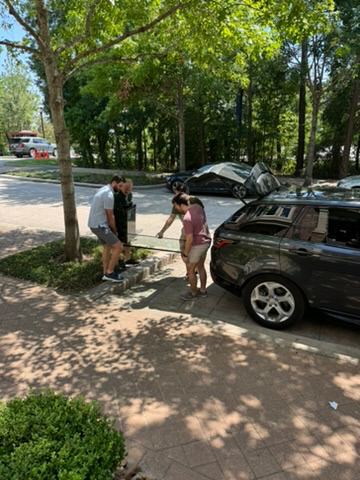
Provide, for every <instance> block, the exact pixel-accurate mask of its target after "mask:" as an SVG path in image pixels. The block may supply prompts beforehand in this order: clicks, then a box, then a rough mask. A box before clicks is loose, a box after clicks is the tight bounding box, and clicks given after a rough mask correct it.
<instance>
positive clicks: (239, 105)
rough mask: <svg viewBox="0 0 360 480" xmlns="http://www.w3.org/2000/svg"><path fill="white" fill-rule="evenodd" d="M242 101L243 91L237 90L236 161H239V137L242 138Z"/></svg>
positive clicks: (241, 89)
mask: <svg viewBox="0 0 360 480" xmlns="http://www.w3.org/2000/svg"><path fill="white" fill-rule="evenodd" d="M243 99H244V89H243V88H239V91H238V94H237V96H236V120H237V123H238V147H237V150H238V151H237V159H238V160H239V161H240V154H241V136H242V117H243Z"/></svg>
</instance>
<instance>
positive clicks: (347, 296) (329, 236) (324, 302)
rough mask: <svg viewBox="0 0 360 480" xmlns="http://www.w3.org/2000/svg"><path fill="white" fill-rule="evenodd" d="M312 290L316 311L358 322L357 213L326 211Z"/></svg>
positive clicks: (359, 219) (359, 230)
mask: <svg viewBox="0 0 360 480" xmlns="http://www.w3.org/2000/svg"><path fill="white" fill-rule="evenodd" d="M323 215H324V221H326V223H327V225H326V226H327V228H326V232H325V235H324V239H323V242H322V243H321V244H319V245H318V248H319V259H317V261H316V264H315V265H314V269H313V276H312V288H313V292H314V296H315V302H316V304H317V306H318V307H320V308H323V309H329V310H333V311H341V312H344V313H347V314H349V315H354V316H355V317H357V318H358V319H359V320H360V295H359V293H360V209H357V208H340V207H338V208H336V207H335V208H328V209H326V211H325V210H324V212H323Z"/></svg>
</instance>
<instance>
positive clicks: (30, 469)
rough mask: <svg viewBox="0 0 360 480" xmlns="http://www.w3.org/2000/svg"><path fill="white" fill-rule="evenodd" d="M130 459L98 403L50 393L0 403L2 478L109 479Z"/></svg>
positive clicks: (37, 479)
mask: <svg viewBox="0 0 360 480" xmlns="http://www.w3.org/2000/svg"><path fill="white" fill-rule="evenodd" d="M124 457H125V446H124V437H123V434H122V433H121V432H118V431H116V430H115V429H114V427H113V421H111V420H110V419H109V418H108V417H106V416H105V415H104V414H102V413H101V411H100V406H99V404H98V403H97V402H90V403H85V401H84V400H83V398H81V397H78V398H73V399H69V398H67V397H64V396H63V395H59V394H55V393H53V392H51V391H45V392H42V393H34V392H30V394H29V395H28V396H27V397H25V398H24V399H20V398H15V399H13V400H11V401H10V402H9V403H8V404H0V479H1V480H109V479H111V478H112V473H113V472H114V471H115V470H116V468H117V467H118V465H119V463H120V462H121V461H122V460H123V459H124Z"/></svg>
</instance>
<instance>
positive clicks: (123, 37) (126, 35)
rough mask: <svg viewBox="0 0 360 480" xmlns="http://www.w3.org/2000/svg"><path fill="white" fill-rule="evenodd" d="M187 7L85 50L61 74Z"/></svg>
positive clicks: (179, 4)
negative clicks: (99, 45) (83, 60)
mask: <svg viewBox="0 0 360 480" xmlns="http://www.w3.org/2000/svg"><path fill="white" fill-rule="evenodd" d="M6 1H8V0H6ZM188 5H189V4H188V3H181V2H179V3H178V4H176V5H175V6H174V7H172V8H170V9H169V10H167V11H166V12H165V13H162V14H161V15H159V16H158V17H156V18H155V19H154V20H152V21H151V22H149V23H147V24H146V25H143V26H142V27H139V28H135V29H134V30H130V31H129V32H126V33H123V34H122V35H120V36H119V37H117V38H115V39H114V40H112V41H111V42H108V43H106V44H105V45H102V46H101V47H95V48H92V49H90V50H87V51H85V52H82V53H80V54H79V55H78V56H77V57H75V58H73V59H72V60H70V61H69V62H68V63H67V64H66V65H65V66H64V69H63V72H64V73H65V74H66V72H68V71H69V70H70V69H71V68H72V67H73V65H76V64H77V63H78V62H79V61H81V60H82V59H83V58H86V57H89V56H90V55H96V54H98V53H101V52H104V51H106V50H108V49H109V48H111V47H113V46H114V45H118V44H119V43H121V42H123V41H124V40H126V39H128V38H130V37H133V36H135V35H139V34H140V33H144V32H147V31H148V30H151V29H152V28H153V27H154V26H155V25H157V24H158V23H160V22H162V21H163V20H165V18H167V17H170V16H171V15H172V14H173V13H175V12H176V11H177V10H180V9H182V8H186V7H187V6H188Z"/></svg>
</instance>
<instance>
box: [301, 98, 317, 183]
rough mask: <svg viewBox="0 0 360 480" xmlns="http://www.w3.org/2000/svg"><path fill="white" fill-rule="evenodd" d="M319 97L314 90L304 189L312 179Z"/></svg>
mask: <svg viewBox="0 0 360 480" xmlns="http://www.w3.org/2000/svg"><path fill="white" fill-rule="evenodd" d="M320 96H321V91H320V90H315V91H314V92H313V94H312V114H311V130H310V138H309V143H308V148H307V155H306V175H305V181H304V186H305V187H308V186H309V185H310V184H311V183H312V180H313V178H312V177H313V168H314V157H315V143H316V132H317V124H318V117H319V107H320Z"/></svg>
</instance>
